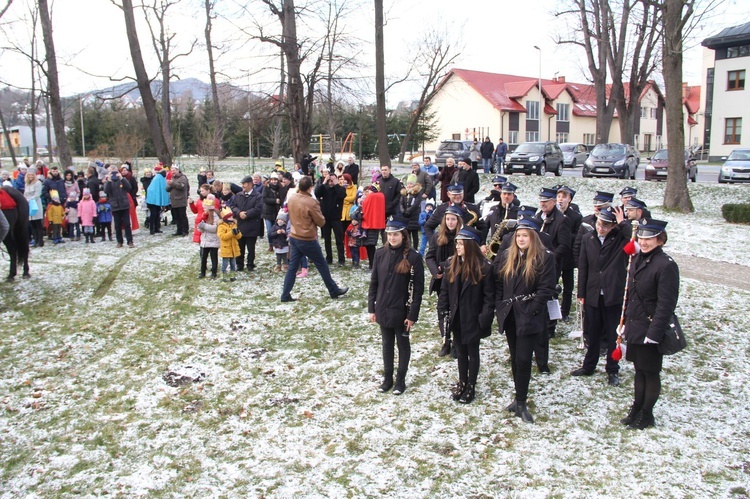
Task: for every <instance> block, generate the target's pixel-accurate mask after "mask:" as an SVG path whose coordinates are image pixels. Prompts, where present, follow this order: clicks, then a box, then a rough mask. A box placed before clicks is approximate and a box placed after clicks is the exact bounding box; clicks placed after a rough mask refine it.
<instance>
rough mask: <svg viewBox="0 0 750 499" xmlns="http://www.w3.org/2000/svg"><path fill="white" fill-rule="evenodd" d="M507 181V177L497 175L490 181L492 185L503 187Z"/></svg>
mask: <svg viewBox="0 0 750 499" xmlns="http://www.w3.org/2000/svg"><path fill="white" fill-rule="evenodd" d="M507 181H508V178H507V177H503V176H502V175H498V176H497V177H495V178H493V179H492V185H503V184H504V183H506V182H507Z"/></svg>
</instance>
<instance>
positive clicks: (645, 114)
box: [641, 107, 648, 119]
mask: <svg viewBox="0 0 750 499" xmlns="http://www.w3.org/2000/svg"><path fill="white" fill-rule="evenodd" d="M643 118H648V108H647V107H642V108H641V119H643Z"/></svg>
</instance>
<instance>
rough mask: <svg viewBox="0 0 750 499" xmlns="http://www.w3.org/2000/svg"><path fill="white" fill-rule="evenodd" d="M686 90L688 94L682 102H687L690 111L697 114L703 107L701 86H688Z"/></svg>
mask: <svg viewBox="0 0 750 499" xmlns="http://www.w3.org/2000/svg"><path fill="white" fill-rule="evenodd" d="M685 90H686V92H684V93H686V94H687V96H685V97H683V99H682V103H683V104H685V107H686V108H687V110H688V113H690V114H695V113H697V112H698V111H699V110H700V108H701V87H698V86H692V87H690V86H688V87H686V89H685Z"/></svg>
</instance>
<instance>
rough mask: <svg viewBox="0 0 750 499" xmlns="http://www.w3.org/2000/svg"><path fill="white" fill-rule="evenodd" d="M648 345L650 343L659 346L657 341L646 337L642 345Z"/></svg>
mask: <svg viewBox="0 0 750 499" xmlns="http://www.w3.org/2000/svg"><path fill="white" fill-rule="evenodd" d="M649 343H651V344H652V345H658V344H659V342H658V341H654V340H652V339H651V338H649V337H648V336H646V339H645V340H643V344H644V345H648V344H649Z"/></svg>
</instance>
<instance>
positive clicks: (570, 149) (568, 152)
mask: <svg viewBox="0 0 750 499" xmlns="http://www.w3.org/2000/svg"><path fill="white" fill-rule="evenodd" d="M560 149H562V152H563V166H564V167H565V168H575V167H576V166H581V165H583V163H584V162H585V161H586V160H587V159H588V157H589V148H588V147H586V145H585V144H577V143H575V142H564V143H562V144H560Z"/></svg>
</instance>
